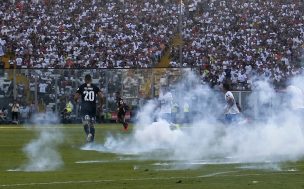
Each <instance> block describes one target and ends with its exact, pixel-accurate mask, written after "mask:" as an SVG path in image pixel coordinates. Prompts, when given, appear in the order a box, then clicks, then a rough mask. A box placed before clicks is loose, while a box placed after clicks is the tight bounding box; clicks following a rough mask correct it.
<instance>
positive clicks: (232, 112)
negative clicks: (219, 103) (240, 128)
mask: <svg viewBox="0 0 304 189" xmlns="http://www.w3.org/2000/svg"><path fill="white" fill-rule="evenodd" d="M223 89H224V92H225V101H226V106H225V108H224V111H225V112H224V113H225V122H226V123H228V124H231V123H233V122H236V121H237V120H238V116H239V114H240V110H239V108H238V107H237V105H236V101H235V99H234V96H233V94H232V92H231V91H230V86H229V85H228V84H227V83H224V84H223Z"/></svg>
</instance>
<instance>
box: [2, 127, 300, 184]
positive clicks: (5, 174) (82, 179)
mask: <svg viewBox="0 0 304 189" xmlns="http://www.w3.org/2000/svg"><path fill="white" fill-rule="evenodd" d="M48 129H50V128H48V127H45V128H44V130H48ZM56 129H57V131H59V132H60V133H62V134H63V136H64V141H63V142H60V143H58V148H55V151H56V150H58V152H57V153H58V155H59V156H60V157H61V159H62V163H61V164H57V167H56V168H55V169H54V170H45V171H43V170H39V171H35V168H33V169H32V170H26V169H23V168H24V167H25V166H24V165H26V164H28V162H29V161H30V160H29V159H31V158H33V157H31V156H29V155H28V154H26V153H25V151H24V147H25V146H26V145H27V144H29V143H31V142H33V140H35V139H37V138H38V137H39V136H38V135H39V132H37V130H35V129H33V128H25V127H23V126H19V125H17V126H16V125H1V126H0V153H1V155H0V162H1V164H0V188H52V189H53V188H56V189H58V188H65V189H69V188H71V189H72V188H73V189H74V188H81V189H83V188H90V189H92V188H107V189H111V188H129V189H134V188H153V189H155V188H162V189H166V188H193V189H198V188H219V189H220V188H225V189H227V188H233V189H238V188H240V189H244V188H259V189H262V188H265V189H266V188H267V189H269V188H276V189H277V188H295V189H296V188H304V179H303V178H304V161H298V162H284V163H275V164H274V163H251V164H240V163H233V162H232V163H216V161H213V163H208V162H207V161H203V160H202V161H196V162H184V161H172V160H171V161H170V160H162V159H157V158H155V155H153V154H151V159H149V158H141V157H140V156H138V155H134V154H115V153H113V152H107V151H96V150H89V149H88V148H87V149H86V148H84V145H85V137H84V133H83V129H82V126H81V125H64V126H56ZM110 134H111V135H119V136H120V137H122V138H123V137H126V136H128V135H131V134H132V126H130V129H129V130H128V131H123V130H122V126H120V125H116V124H102V125H96V142H95V143H96V145H100V146H102V145H103V144H104V142H105V138H106V137H107V136H109V135H110ZM43 137H48V136H47V135H45V136H43ZM38 142H39V141H38ZM40 142H41V141H40ZM84 149H86V150H84ZM53 150H54V149H53ZM35 153H38V154H39V153H40V152H39V151H38V152H37V151H36V152H35ZM42 153H43V154H44V155H45V152H42ZM42 156H43V155H42ZM50 156H51V155H50ZM146 157H147V156H146ZM48 158H52V157H48ZM56 161H58V159H56V158H54V162H53V163H55V164H56ZM57 163H58V162H57ZM189 164H192V165H194V164H195V165H196V166H187V165H189ZM177 165H178V166H177ZM183 167H184V168H183ZM185 167H186V168H185ZM36 168H37V167H36Z"/></svg>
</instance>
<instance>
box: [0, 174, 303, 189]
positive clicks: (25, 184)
mask: <svg viewBox="0 0 304 189" xmlns="http://www.w3.org/2000/svg"><path fill="white" fill-rule="evenodd" d="M232 172H237V171H227V172H218V173H212V174H207V175H201V176H194V177H167V178H164V177H157V178H129V179H104V180H81V181H79V180H77V181H60V182H37V183H20V184H2V185H0V187H2V188H5V187H18V186H39V185H60V184H86V183H90V184H92V183H102V182H119V181H145V180H177V179H196V178H207V177H247V176H264V175H269V174H271V175H304V173H296V172H283V173H282V172H278V173H260V174H259V173H257V174H235V175H233V174H228V175H227V173H232ZM297 183H304V181H302V182H297Z"/></svg>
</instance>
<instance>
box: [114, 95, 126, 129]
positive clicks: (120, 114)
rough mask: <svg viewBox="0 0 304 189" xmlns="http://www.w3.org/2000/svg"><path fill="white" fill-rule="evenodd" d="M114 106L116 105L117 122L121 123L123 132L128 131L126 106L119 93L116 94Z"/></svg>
mask: <svg viewBox="0 0 304 189" xmlns="http://www.w3.org/2000/svg"><path fill="white" fill-rule="evenodd" d="M116 105H117V122H118V123H121V124H122V125H123V127H124V129H125V130H128V123H127V122H126V119H125V116H126V113H127V111H128V106H127V105H126V103H125V102H124V101H123V99H122V98H121V96H120V92H116Z"/></svg>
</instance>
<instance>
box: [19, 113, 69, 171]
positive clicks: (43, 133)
mask: <svg viewBox="0 0 304 189" xmlns="http://www.w3.org/2000/svg"><path fill="white" fill-rule="evenodd" d="M32 123H33V125H29V126H28V127H29V129H33V130H34V131H35V133H36V136H37V138H35V139H33V140H32V141H30V142H29V143H28V144H27V145H26V146H25V147H24V148H23V151H24V153H25V154H26V156H27V158H28V162H27V163H26V164H25V165H23V166H21V168H20V170H21V171H52V170H55V169H58V168H60V167H61V166H63V161H62V159H61V156H60V154H59V152H58V146H59V145H60V144H62V143H63V142H64V135H63V133H62V132H61V131H60V130H59V129H58V128H57V126H58V123H59V119H58V117H57V115H55V114H53V113H40V114H36V115H34V116H33V119H32Z"/></svg>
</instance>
